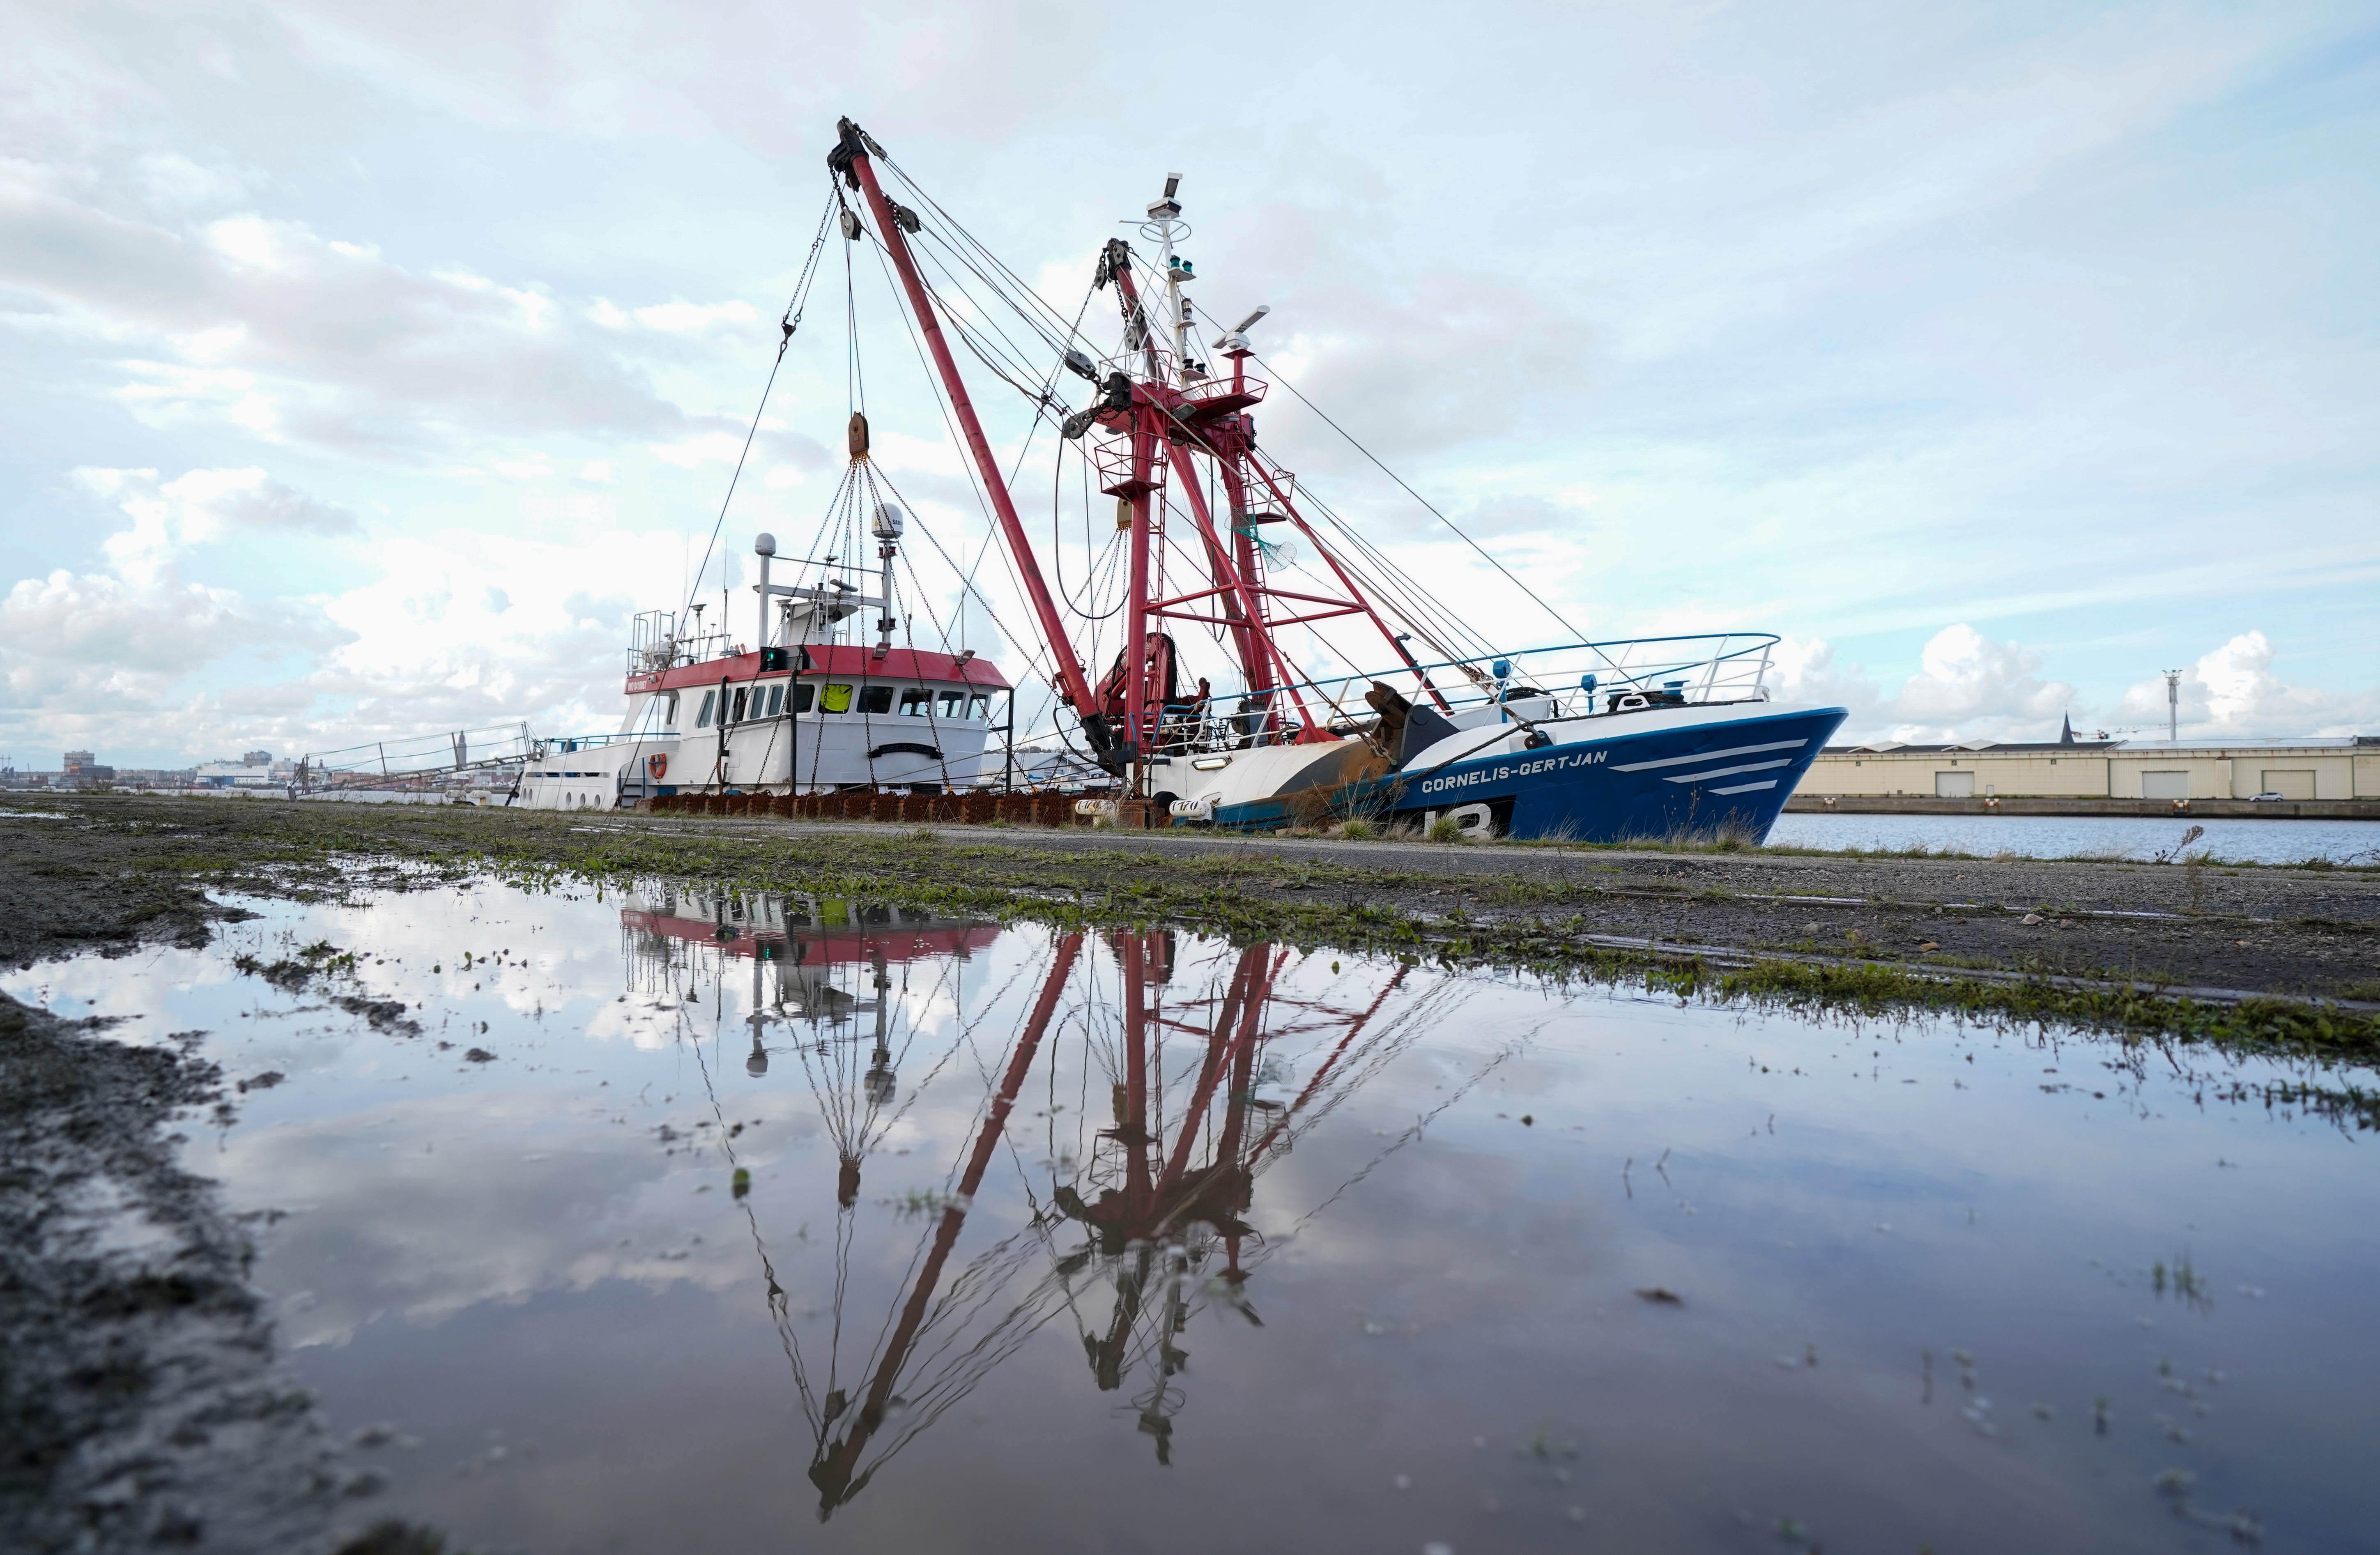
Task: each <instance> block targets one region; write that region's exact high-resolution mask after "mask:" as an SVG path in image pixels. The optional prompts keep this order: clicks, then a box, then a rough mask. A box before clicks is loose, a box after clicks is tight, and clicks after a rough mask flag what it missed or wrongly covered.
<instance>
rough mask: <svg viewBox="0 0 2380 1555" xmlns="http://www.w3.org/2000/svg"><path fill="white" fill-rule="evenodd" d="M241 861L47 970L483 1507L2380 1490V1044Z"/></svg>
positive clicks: (849, 1509) (2182, 1530) (957, 1533)
mask: <svg viewBox="0 0 2380 1555" xmlns="http://www.w3.org/2000/svg"><path fill="white" fill-rule="evenodd" d="M1796 819H1798V818H1796ZM1993 824H1997V825H1998V826H2001V827H2007V826H2009V825H2010V822H2006V821H2002V822H1996V823H1993ZM247 905H249V907H250V908H252V910H254V911H255V912H256V913H258V914H259V915H260V916H259V917H257V918H255V919H254V920H252V921H249V922H247V923H244V924H241V925H237V926H235V927H234V928H232V929H228V930H226V931H225V934H224V935H223V937H222V938H221V939H220V940H219V941H218V942H216V943H215V944H213V945H212V946H209V947H208V948H205V949H202V950H164V951H152V952H144V953H143V954H140V956H137V957H130V958H123V959H115V960H106V959H100V958H96V957H92V958H87V959H81V960H77V961H72V962H66V963H58V964H53V965H49V966H41V967H36V968H34V969H32V970H30V971H23V972H15V973H10V974H8V975H7V976H6V978H5V979H0V980H4V981H5V984H6V988H7V989H8V990H9V991H10V992H12V993H14V994H16V995H17V996H18V997H20V998H25V999H29V1000H37V1001H39V1002H44V1003H46V1004H49V1005H50V1006H52V1007H53V1008H55V1009H57V1010H58V1011H59V1012H60V1013H62V1014H77V1015H79V1014H101V1015H108V1016H116V1017H122V1024H121V1025H119V1026H118V1027H115V1033H116V1034H117V1035H119V1036H121V1037H123V1038H125V1039H128V1040H161V1039H164V1037H165V1035H166V1034H167V1033H171V1032H188V1031H193V1030H195V1031H202V1032H204V1033H205V1034H206V1035H205V1036H204V1038H203V1039H202V1040H201V1042H200V1051H201V1052H202V1053H203V1054H204V1055H205V1056H208V1057H212V1058H213V1059H214V1060H215V1061H217V1062H218V1063H221V1064H222V1065H224V1067H225V1071H226V1075H227V1077H228V1078H230V1079H234V1080H240V1081H246V1082H248V1084H247V1086H246V1087H245V1088H243V1089H241V1090H239V1091H237V1092H236V1093H235V1094H234V1095H233V1097H232V1103H233V1106H232V1111H231V1112H229V1113H227V1114H225V1116H223V1117H221V1118H217V1119H212V1120H207V1119H200V1120H195V1121H193V1123H192V1124H190V1125H189V1126H188V1134H189V1136H190V1137H189V1140H188V1144H187V1145H186V1147H185V1155H186V1160H187V1161H188V1164H189V1165H191V1166H192V1167H193V1168H194V1169H196V1170H199V1171H201V1172H206V1173H208V1174H210V1175H212V1176H213V1177H216V1178H218V1179H220V1180H221V1182H222V1183H223V1184H224V1192H225V1195H226V1196H227V1197H228V1198H229V1200H230V1202H231V1206H232V1208H233V1209H236V1210H238V1211H240V1212H242V1213H245V1214H249V1215H252V1216H255V1217H257V1218H256V1219H255V1220H254V1221H253V1224H254V1226H255V1230H256V1234H257V1237H258V1240H259V1245H260V1247H261V1256H260V1257H259V1259H258V1261H257V1263H256V1265H255V1270H254V1278H255V1280H256V1281H257V1282H259V1283H260V1284H261V1286H262V1287H263V1288H264V1289H265V1290H267V1291H268V1292H270V1293H271V1294H272V1295H273V1297H274V1298H275V1300H276V1302H277V1305H278V1311H279V1318H278V1323H279V1335H280V1342H281V1343H282V1344H283V1345H284V1346H285V1350H286V1352H287V1355H288V1356H289V1358H290V1360H291V1362H292V1363H293V1365H294V1366H295V1367H296V1369H297V1373H298V1375H299V1376H300V1377H301V1378H302V1379H303V1380H304V1382H305V1383H306V1385H307V1386H308V1387H309V1388H310V1390H311V1391H313V1392H314V1394H315V1395H316V1397H317V1399H318V1401H319V1407H320V1408H321V1410H322V1412H323V1415H324V1416H325V1417H326V1419H327V1420H328V1421H329V1423H330V1424H331V1426H332V1427H333V1428H334V1430H335V1431H336V1432H337V1433H338V1434H339V1435H340V1436H341V1437H342V1438H347V1437H350V1436H355V1435H356V1434H357V1433H361V1434H360V1436H359V1438H358V1441H359V1445H358V1447H357V1448H356V1450H355V1451H356V1453H357V1455H358V1457H360V1458H362V1459H364V1460H365V1461H367V1462H369V1463H370V1464H373V1465H374V1466H376V1467H377V1468H378V1470H379V1471H380V1472H381V1473H382V1474H383V1475H384V1476H386V1482H387V1483H386V1488H384V1489H383V1491H382V1492H381V1493H380V1494H379V1496H378V1497H377V1498H375V1500H374V1501H373V1503H372V1505H373V1506H374V1507H375V1508H376V1509H377V1510H378V1511H380V1512H384V1513H387V1514H390V1515H401V1516H403V1517H406V1518H408V1519H412V1520H415V1521H418V1522H420V1523H424V1524H428V1525H432V1526H435V1527H437V1528H439V1529H441V1530H443V1532H444V1534H445V1535H446V1537H448V1538H449V1539H450V1541H452V1542H454V1543H455V1544H460V1545H463V1546H466V1547H468V1548H472V1549H534V1550H538V1551H575V1550H590V1551H592V1550H614V1549H626V1550H656V1551H659V1550H682V1549H826V1550H905V1551H906V1550H940V1549H951V1550H957V1549H967V1550H1015V1551H1043V1550H1050V1549H1084V1550H1148V1551H1172V1550H1211V1549H1217V1548H1220V1547H1225V1546H1233V1545H1248V1544H1254V1545H1257V1546H1259V1547H1262V1548H1281V1549H1349V1550H1356V1549H1366V1550H1386V1551H1409V1552H1415V1555H1427V1552H1437V1551H1460V1552H1470V1551H1487V1550H1541V1549H1542V1550H1576V1549H1721V1550H1727V1549H1741V1550H1746V1551H1755V1550H1760V1551H1765V1550H1775V1549H1809V1548H1818V1547H1823V1548H1825V1549H1836V1550H1852V1549H1921V1548H1926V1547H1929V1546H1930V1547H1931V1548H1932V1549H1937V1550H1942V1551H1950V1550H1960V1549H1973V1550H2005V1549H2073V1550H2084V1549H2088V1550H2143V1551H2146V1550H2159V1551H2164V1550H2173V1549H2204V1550H2210V1551H2211V1550H2215V1549H2230V1548H2235V1547H2236V1545H2235V1540H2241V1539H2256V1540H2261V1541H2263V1542H2264V1543H2265V1544H2266V1545H2268V1546H2269V1547H2270V1548H2272V1549H2308V1550H2312V1549H2346V1548H2350V1547H2354V1546H2357V1545H2359V1544H2360V1543H2362V1541H2364V1540H2365V1539H2366V1538H2367V1537H2369V1534H2370V1531H2371V1530H2372V1529H2373V1528H2374V1526H2380V1488H2375V1487H2374V1483H2373V1480H2372V1477H2371V1476H2370V1475H2369V1473H2368V1472H2367V1471H2366V1468H2365V1464H2364V1456H2363V1454H2364V1452H2365V1451H2366V1448H2359V1447H2358V1446H2356V1443H2358V1442H2362V1443H2366V1444H2367V1445H2368V1443H2369V1442H2370V1441H2372V1440H2374V1435H2375V1427H2380V1420H2375V1415H2380V1396H2375V1394H2374V1388H2373V1384H2372V1378H2373V1377H2374V1375H2380V1338H2375V1336H2374V1331H2373V1328H2372V1325H2371V1322H2370V1308H2371V1301H2372V1295H2373V1293H2374V1290H2375V1289H2380V1242H2375V1240H2374V1238H2373V1237H2371V1236H2370V1235H2368V1234H2365V1233H2363V1231H2362V1228H2368V1227H2369V1226H2371V1225H2372V1224H2374V1221H2375V1218H2380V1173H2375V1172H2374V1170H2373V1165H2372V1160H2371V1150H2372V1136H2371V1134H2370V1132H2369V1130H2370V1129H2371V1128H2372V1126H2373V1125H2374V1124H2375V1123H2380V1104H2375V1102H2374V1099H2373V1097H2374V1089H2375V1088H2380V1087H2376V1086H2375V1081H2374V1076H2373V1075H2371V1074H2369V1073H2368V1072H2364V1071H2358V1070H2348V1071H2336V1070H2324V1069H2320V1068H2316V1067H2313V1066H2311V1065H2308V1064H2306V1063H2301V1062H2299V1061H2294V1060H2286V1059H2279V1058H2269V1057H2267V1058H2240V1059H2227V1058H2224V1057H2221V1056H2219V1055H2217V1054H2215V1053H2213V1052H2208V1051H2194V1050H2190V1049H2186V1048H2182V1049H2177V1048H2170V1047H2168V1046H2165V1045H2162V1044H2132V1045H2128V1044H2125V1043H2123V1042H2121V1041H2118V1040H2114V1039H2096V1038H2079V1037H2074V1036H2070V1035H2059V1034H2056V1033H2044V1032H2040V1031H2034V1030H2014V1029H1995V1028H1989V1027H1971V1026H1962V1025H1961V1024H1960V1023H1958V1022H1957V1021H1955V1020H1952V1019H1949V1018H1947V1017H1941V1018H1937V1017H1927V1018H1923V1019H1913V1020H1906V1021H1877V1020H1872V1019H1860V1018H1854V1017H1852V1016H1849V1015H1840V1014H1837V1015H1817V1016H1811V1015H1803V1014H1783V1013H1770V1012H1763V1011H1756V1010H1747V1009H1743V1008H1740V1007H1739V1008H1721V1007H1713V1006H1709V1005H1704V1004H1695V1003H1685V1004H1682V1003H1680V1002H1677V1001H1676V1000H1674V999H1670V998H1652V997H1643V996H1635V995H1632V994H1629V993H1627V992H1624V991H1622V992H1613V991H1610V990H1600V989H1592V988H1581V989H1560V988H1550V987H1546V986H1541V985H1539V984H1536V983H1533V982H1528V981H1524V980H1520V979H1516V978H1505V977H1500V976H1493V975H1488V974H1478V973H1466V972H1454V971H1449V970H1445V969H1442V968H1437V967H1431V966H1407V965H1404V964H1402V963H1400V962H1398V961H1396V960H1393V959H1386V958H1372V957H1356V956H1352V955H1346V954H1336V953H1333V952H1331V951H1330V950H1328V949H1304V950H1300V949H1291V948H1287V947H1281V946H1273V945H1262V944H1258V945H1237V946H1235V945H1232V944H1228V943H1224V942H1220V941H1213V940H1204V939H1200V938H1197V937H1196V936H1190V935H1179V934H1172V933H1167V932H1163V931H1156V932H1135V933H1129V934H1126V933H1117V934H1104V935H1101V934H1095V935H1066V934H1060V933H1056V932H1053V931H1051V930H1050V929H1043V928H1038V927H1032V926H1012V927H1002V926H999V925H995V924H989V923H966V922H953V921H950V920H943V919H936V918H931V917H921V916H918V915H915V914H906V913H901V912H896V911H894V910H892V909H890V908H885V907H881V906H877V905H867V904H849V903H836V902H816V901H799V900H795V901H784V900H781V899H772V898H753V897H736V896H732V895H722V894H718V893H708V892H706V891H704V890H702V889H700V888H680V889H672V890H656V891H654V892H652V893H648V894H645V895H641V896H638V897H636V898H633V899H630V900H627V901H623V900H621V899H619V898H617V897H612V898H609V899H607V898H604V897H601V896H599V895H597V894H595V893H592V892H584V891H580V892H572V891H557V892H553V893H526V892H520V891H515V890H512V889H509V888H506V887H502V886H497V885H492V884H491V885H479V886H475V887H471V888H468V889H465V890H462V891H454V890H445V889H442V890H437V891H424V892H419V893H395V894H376V895H370V896H360V895H359V896H358V897H356V898H354V899H352V900H350V901H347V902H345V903H337V904H314V905H291V904H286V903H274V902H252V903H249V904H247ZM343 1000H344V1001H346V1003H342V1002H341V1001H343ZM398 1006H401V1009H400V1008H398Z"/></svg>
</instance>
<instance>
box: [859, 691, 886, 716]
mask: <svg viewBox="0 0 2380 1555" xmlns="http://www.w3.org/2000/svg"><path fill="white" fill-rule="evenodd" d="M859 711H862V712H891V711H892V687H891V686H866V687H864V688H862V689H861V691H860V693H859Z"/></svg>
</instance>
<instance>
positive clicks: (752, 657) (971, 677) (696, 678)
mask: <svg viewBox="0 0 2380 1555" xmlns="http://www.w3.org/2000/svg"><path fill="white" fill-rule="evenodd" d="M809 654H810V667H809V668H808V669H807V670H806V671H804V672H803V675H804V678H806V679H827V678H838V677H839V678H847V679H851V680H866V681H898V682H901V683H903V684H914V683H916V682H917V681H921V680H938V681H953V680H955V681H962V682H964V683H965V684H966V685H969V686H977V687H980V688H981V689H983V690H986V691H1005V690H1007V689H1008V677H1007V676H1006V675H1004V674H1001V673H1000V667H999V666H998V665H996V664H994V663H993V662H991V661H990V660H989V659H970V660H968V661H967V662H965V663H964V664H962V663H961V662H959V660H958V656H957V655H956V654H953V653H929V652H926V651H925V650H922V649H909V648H895V649H892V650H890V651H888V652H887V653H886V654H885V655H884V657H883V658H881V659H879V658H878V657H876V650H874V649H873V648H869V647H866V646H864V645H860V644H853V643H830V644H826V645H824V646H820V645H816V644H813V645H812V646H811V648H810V650H809ZM784 673H785V672H783V671H782V670H780V671H776V672H774V673H773V674H772V675H771V678H774V675H775V674H784ZM759 674H760V656H759V654H758V653H738V654H734V655H731V656H730V657H727V658H724V659H706V660H704V661H703V662H701V663H698V664H680V665H678V666H676V667H675V668H674V669H667V670H663V671H662V672H661V673H660V674H632V675H630V676H629V677H628V683H627V688H626V695H628V696H631V697H634V696H637V695H639V694H641V693H643V692H647V691H676V690H681V689H683V688H685V687H686V686H716V685H718V684H719V683H720V682H721V681H722V680H753V679H757V678H759Z"/></svg>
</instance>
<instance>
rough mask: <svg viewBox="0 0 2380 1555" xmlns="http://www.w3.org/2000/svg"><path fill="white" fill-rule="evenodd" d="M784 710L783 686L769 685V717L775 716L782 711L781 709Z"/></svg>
mask: <svg viewBox="0 0 2380 1555" xmlns="http://www.w3.org/2000/svg"><path fill="white" fill-rule="evenodd" d="M783 711H785V688H784V687H783V686H770V687H769V716H770V717H771V718H774V717H776V716H777V714H779V713H781V712H783Z"/></svg>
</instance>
